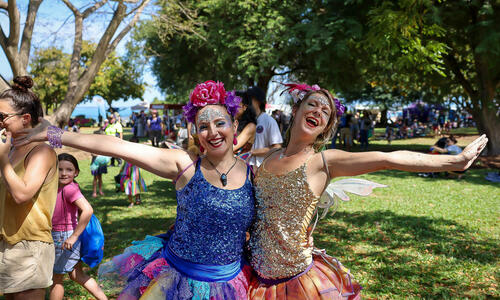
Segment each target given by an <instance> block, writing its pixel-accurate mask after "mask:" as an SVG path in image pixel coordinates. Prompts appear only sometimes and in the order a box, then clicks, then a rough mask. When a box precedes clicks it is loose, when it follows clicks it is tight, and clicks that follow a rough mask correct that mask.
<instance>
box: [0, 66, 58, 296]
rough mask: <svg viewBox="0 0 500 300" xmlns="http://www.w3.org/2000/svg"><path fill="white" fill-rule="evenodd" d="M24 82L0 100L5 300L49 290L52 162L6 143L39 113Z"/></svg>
mask: <svg viewBox="0 0 500 300" xmlns="http://www.w3.org/2000/svg"><path fill="white" fill-rule="evenodd" d="M32 86H33V80H32V79H31V78H30V77H28V76H20V77H16V78H15V79H14V85H13V86H12V88H11V89H9V90H6V91H4V92H3V93H1V94H0V127H1V128H2V133H5V137H2V140H1V141H0V174H1V177H2V180H1V183H0V294H5V296H6V299H44V297H45V288H47V287H49V286H51V285H52V268H53V265H54V257H55V253H54V243H53V240H52V234H51V228H52V214H53V212H54V207H55V202H56V198H57V197H56V196H57V186H58V169H57V157H56V154H55V152H54V150H52V148H50V147H49V146H48V145H46V144H45V143H43V142H41V141H39V142H34V143H31V144H26V145H22V146H21V145H19V146H12V145H11V138H16V137H18V136H19V134H20V132H21V131H22V130H23V129H29V128H32V127H34V126H36V125H37V124H38V122H39V118H40V117H43V110H42V106H41V104H40V100H39V99H38V97H37V96H36V95H35V94H34V93H33V92H31V91H30V88H31V87H32Z"/></svg>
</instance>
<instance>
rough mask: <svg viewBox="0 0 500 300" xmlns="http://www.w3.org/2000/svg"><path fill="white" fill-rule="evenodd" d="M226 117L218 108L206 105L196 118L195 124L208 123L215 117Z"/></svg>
mask: <svg viewBox="0 0 500 300" xmlns="http://www.w3.org/2000/svg"><path fill="white" fill-rule="evenodd" d="M226 117H227V115H226V114H224V113H223V112H221V111H220V110H218V109H215V108H211V107H207V108H205V109H204V110H203V111H202V112H201V113H200V115H199V116H198V120H197V122H196V125H197V126H199V124H200V123H210V122H211V121H213V120H215V119H219V118H222V119H225V118H226Z"/></svg>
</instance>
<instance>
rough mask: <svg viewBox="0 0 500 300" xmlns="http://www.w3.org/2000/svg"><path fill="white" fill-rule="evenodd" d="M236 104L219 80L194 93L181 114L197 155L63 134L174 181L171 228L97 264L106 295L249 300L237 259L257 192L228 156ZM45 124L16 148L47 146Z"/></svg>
mask: <svg viewBox="0 0 500 300" xmlns="http://www.w3.org/2000/svg"><path fill="white" fill-rule="evenodd" d="M238 101H239V98H237V97H235V95H234V93H231V92H229V93H226V92H225V90H224V85H223V84H222V83H219V82H213V81H207V82H205V83H202V84H199V85H197V86H196V88H195V90H194V91H193V92H192V93H191V96H190V102H189V103H188V105H187V106H186V107H185V116H186V118H187V119H188V121H190V122H192V123H194V124H195V125H196V129H197V136H198V140H199V144H200V151H201V153H203V154H204V155H201V156H200V155H197V154H195V153H190V152H186V151H184V150H166V149H159V148H155V147H150V146H146V145H142V144H137V143H130V142H127V141H124V140H121V139H118V138H115V137H112V136H105V135H87V134H79V133H73V132H64V133H63V134H62V136H61V142H62V144H64V145H66V146H70V147H74V148H78V149H82V150H85V151H91V152H93V153H98V154H102V155H108V156H114V157H120V158H123V159H124V160H126V161H129V162H130V163H132V164H134V165H136V166H138V167H140V168H143V169H145V170H148V171H150V172H152V173H155V174H157V175H159V176H161V177H165V178H170V179H173V180H174V182H175V188H176V190H177V193H176V194H177V204H178V206H177V218H176V221H175V227H174V228H173V229H172V230H170V231H169V232H168V233H166V234H164V235H161V236H156V237H153V236H147V237H146V239H145V240H143V241H139V242H133V243H132V246H130V247H128V248H127V249H125V251H124V253H123V254H121V255H119V256H116V257H114V258H112V259H111V261H109V262H107V263H105V264H103V265H101V266H100V268H99V279H100V281H101V284H102V285H103V287H104V288H105V290H107V291H110V292H120V291H121V293H120V296H119V299H138V298H141V299H247V292H248V284H249V279H250V275H251V272H250V267H249V266H248V265H245V264H244V263H243V259H242V255H243V246H244V243H245V240H246V232H247V230H248V227H249V226H250V224H251V222H252V220H253V216H254V194H253V189H252V183H251V178H250V174H251V172H250V169H249V167H248V166H247V165H246V164H245V162H244V161H243V160H241V159H239V158H236V157H235V156H234V155H233V144H234V143H236V141H235V132H236V128H237V126H238V124H237V122H234V121H233V116H234V113H235V112H236V110H237V109H238V106H239V103H238ZM47 123H48V122H45V123H44V124H43V125H42V126H40V127H39V128H37V129H36V130H32V131H31V132H29V134H28V135H27V136H26V137H25V138H23V139H19V140H16V143H18V144H22V143H26V142H32V141H37V140H42V141H45V140H47V127H48V128H49V130H54V129H53V128H52V129H51V127H50V126H48V125H50V124H47ZM113 289H114V290H113Z"/></svg>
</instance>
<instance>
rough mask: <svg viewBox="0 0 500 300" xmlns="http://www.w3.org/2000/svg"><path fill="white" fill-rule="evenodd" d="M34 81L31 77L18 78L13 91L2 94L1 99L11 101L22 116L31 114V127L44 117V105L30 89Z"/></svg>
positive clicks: (15, 79)
mask: <svg viewBox="0 0 500 300" xmlns="http://www.w3.org/2000/svg"><path fill="white" fill-rule="evenodd" d="M32 87H33V79H31V77H29V76H16V78H14V84H13V85H12V88H11V89H8V90H6V91H4V92H3V93H1V94H0V99H9V100H10V103H11V104H12V107H13V108H14V109H15V110H16V111H17V112H18V113H20V114H30V116H31V126H35V125H37V124H38V118H40V117H43V109H42V104H41V103H40V99H39V98H38V96H37V95H36V94H35V93H33V92H32V91H31V90H30V89H31V88H32Z"/></svg>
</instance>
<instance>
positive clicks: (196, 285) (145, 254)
mask: <svg viewBox="0 0 500 300" xmlns="http://www.w3.org/2000/svg"><path fill="white" fill-rule="evenodd" d="M164 245H165V239H164V238H160V237H153V236H147V237H146V238H145V239H144V240H143V241H134V242H133V243H132V246H130V247H128V248H126V249H125V251H124V252H123V254H121V255H118V256H115V257H113V259H112V260H111V261H109V262H107V263H105V264H102V265H101V266H100V267H99V282H100V284H101V285H102V287H103V289H104V290H105V292H107V293H109V294H115V295H116V294H119V296H118V299H120V300H129V299H139V298H140V299H146V300H148V299H151V300H152V299H173V300H177V299H178V300H181V299H182V300H183V299H199V300H226V299H231V300H232V299H234V300H240V299H248V296H247V295H248V287H249V283H250V277H251V275H252V272H251V269H250V267H249V266H244V267H243V269H242V270H241V272H240V273H239V274H238V275H237V276H236V277H235V278H233V279H231V280H230V281H226V282H204V281H198V280H194V279H191V278H189V277H187V276H185V275H183V274H181V273H180V272H178V271H177V270H176V269H174V268H173V267H172V266H170V265H169V264H168V262H167V261H166V260H165V259H164V258H163V256H162V250H163V247H164Z"/></svg>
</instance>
